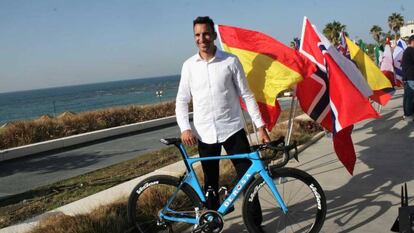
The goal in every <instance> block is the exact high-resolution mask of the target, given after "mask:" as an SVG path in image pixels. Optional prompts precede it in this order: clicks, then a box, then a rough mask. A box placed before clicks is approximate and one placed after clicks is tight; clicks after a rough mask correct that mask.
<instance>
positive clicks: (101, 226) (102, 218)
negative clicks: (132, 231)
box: [31, 201, 130, 233]
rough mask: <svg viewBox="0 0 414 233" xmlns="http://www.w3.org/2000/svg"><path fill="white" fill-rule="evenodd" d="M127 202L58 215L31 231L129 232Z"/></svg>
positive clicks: (68, 232)
mask: <svg viewBox="0 0 414 233" xmlns="http://www.w3.org/2000/svg"><path fill="white" fill-rule="evenodd" d="M126 209H127V208H126V202H125V201H119V202H117V203H114V204H111V205H107V206H102V207H100V208H97V209H95V210H94V211H93V212H92V213H90V214H83V215H77V216H68V215H63V214H61V215H56V216H52V217H49V218H47V219H45V220H43V221H41V222H40V224H39V226H37V227H36V228H35V229H34V230H33V231H31V233H57V232H62V233H63V232H64V233H81V232H84V233H121V232H128V230H129V228H130V227H129V224H128V218H127V213H126Z"/></svg>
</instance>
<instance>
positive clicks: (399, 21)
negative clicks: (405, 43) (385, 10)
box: [388, 13, 404, 40]
mask: <svg viewBox="0 0 414 233" xmlns="http://www.w3.org/2000/svg"><path fill="white" fill-rule="evenodd" d="M403 25H404V17H403V16H402V15H401V14H399V13H392V14H391V15H390V16H388V26H389V27H390V29H391V31H394V36H395V37H394V39H395V40H397V33H398V32H399V31H400V28H401V26H403Z"/></svg>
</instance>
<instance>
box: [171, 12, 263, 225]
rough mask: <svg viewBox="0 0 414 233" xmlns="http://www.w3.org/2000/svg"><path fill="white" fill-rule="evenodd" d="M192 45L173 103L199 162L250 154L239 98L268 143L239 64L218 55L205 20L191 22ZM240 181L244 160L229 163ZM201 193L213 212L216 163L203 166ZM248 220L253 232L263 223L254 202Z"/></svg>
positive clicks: (216, 201) (187, 142)
mask: <svg viewBox="0 0 414 233" xmlns="http://www.w3.org/2000/svg"><path fill="white" fill-rule="evenodd" d="M193 30H194V40H195V43H196V45H197V48H198V53H197V54H195V55H194V56H192V57H190V58H189V59H188V60H186V61H185V62H184V64H183V67H182V71H181V80H180V85H179V88H178V93H177V99H176V116H177V123H178V125H179V127H180V130H181V140H182V142H183V143H184V144H185V145H196V144H197V143H198V152H199V155H200V157H206V156H217V155H220V152H221V147H222V146H223V147H224V149H225V150H226V152H227V154H229V155H231V154H238V153H248V152H250V148H249V142H248V140H247V137H246V133H245V131H244V129H243V123H242V120H241V108H240V102H239V97H242V98H243V100H244V101H245V103H246V106H247V109H248V112H249V114H250V116H251V118H252V120H253V122H254V123H255V125H256V127H257V128H258V134H259V138H260V141H261V142H268V141H270V138H269V135H268V134H267V131H266V129H265V125H264V123H263V120H262V118H261V115H260V112H259V108H258V106H257V103H256V100H255V99H254V96H253V94H252V93H251V91H250V90H249V87H248V85H247V80H246V77H245V74H244V72H243V67H242V65H241V63H240V61H239V59H238V58H237V57H236V56H234V55H231V54H229V53H226V52H224V51H220V50H219V49H217V47H216V46H215V44H214V41H215V40H216V38H217V33H216V32H215V30H214V23H213V21H212V20H211V19H210V18H209V17H198V18H196V19H195V20H194V21H193ZM191 100H192V102H193V110H194V111H193V113H194V116H193V118H194V128H195V130H194V132H193V131H192V129H191V127H190V122H189V117H188V104H189V103H190V101H191ZM232 162H233V165H234V166H235V168H236V172H237V176H238V177H239V179H240V178H241V176H242V175H243V174H244V173H245V171H246V170H247V169H248V167H249V166H250V164H251V162H250V161H249V160H240V159H239V160H232ZM202 168H203V172H204V179H205V182H204V189H205V191H206V192H207V190H209V189H210V190H213V194H209V195H208V201H207V202H208V203H211V204H210V206H208V208H210V209H214V210H215V209H217V208H218V207H219V199H218V195H217V192H218V181H219V161H218V160H214V161H204V162H202ZM255 206H256V207H257V208H255V210H254V211H252V212H253V213H252V216H254V219H255V221H256V223H257V225H258V226H260V224H261V221H262V215H261V210H260V204H259V201H258V200H257V199H256V200H255Z"/></svg>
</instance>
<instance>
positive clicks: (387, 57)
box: [380, 39, 398, 87]
mask: <svg viewBox="0 0 414 233" xmlns="http://www.w3.org/2000/svg"><path fill="white" fill-rule="evenodd" d="M380 69H381V71H382V73H384V74H385V76H386V77H387V78H388V79H389V80H390V82H391V84H392V86H394V87H395V86H398V83H397V82H396V81H395V73H394V64H393V58H392V51H391V45H390V41H389V39H387V43H386V44H385V46H384V52H383V54H382V59H381V66H380Z"/></svg>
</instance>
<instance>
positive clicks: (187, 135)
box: [181, 129, 197, 146]
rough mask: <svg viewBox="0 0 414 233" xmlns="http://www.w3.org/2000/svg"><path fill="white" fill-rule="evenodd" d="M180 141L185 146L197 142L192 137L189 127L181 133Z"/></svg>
mask: <svg viewBox="0 0 414 233" xmlns="http://www.w3.org/2000/svg"><path fill="white" fill-rule="evenodd" d="M181 142H182V143H183V144H184V145H186V146H194V145H196V144H197V139H196V138H195V137H194V135H193V132H192V131H191V129H188V130H185V131H183V132H182V133H181Z"/></svg>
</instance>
